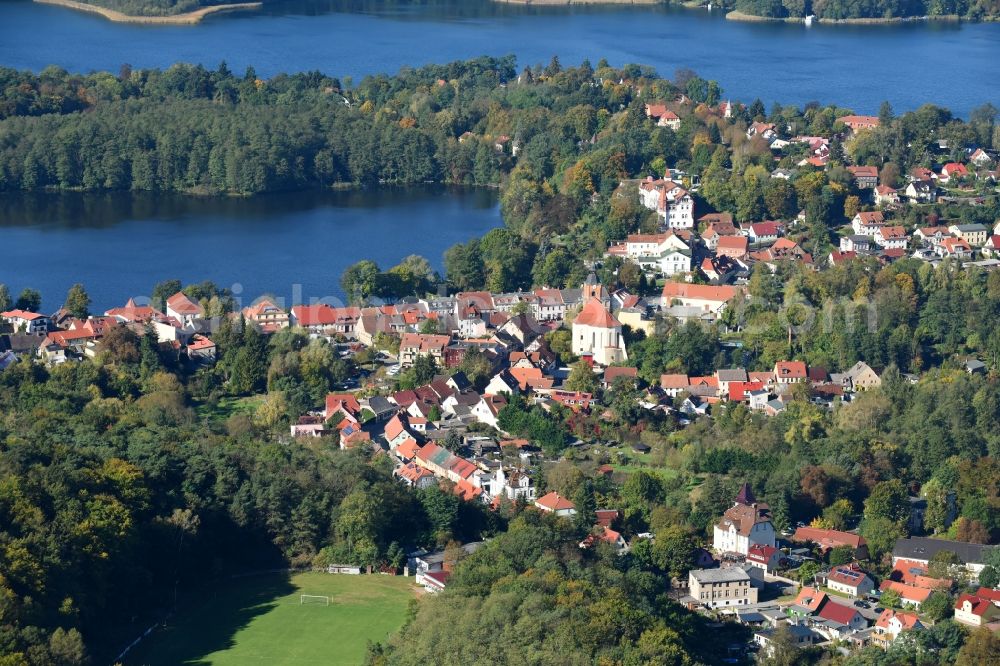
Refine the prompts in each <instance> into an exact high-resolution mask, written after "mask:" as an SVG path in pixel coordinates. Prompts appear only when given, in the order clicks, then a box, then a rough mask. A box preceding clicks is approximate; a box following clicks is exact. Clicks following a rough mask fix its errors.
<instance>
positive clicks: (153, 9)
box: [34, 0, 263, 25]
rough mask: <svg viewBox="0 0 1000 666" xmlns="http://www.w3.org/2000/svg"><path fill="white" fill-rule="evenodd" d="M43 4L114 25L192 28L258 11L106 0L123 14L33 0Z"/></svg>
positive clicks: (58, 0)
mask: <svg viewBox="0 0 1000 666" xmlns="http://www.w3.org/2000/svg"><path fill="white" fill-rule="evenodd" d="M34 1H35V2H39V3H42V4H46V5H58V6H60V7H68V8H70V9H75V10H78V11H83V12H90V13H92V14H100V15H101V16H103V17H104V18H106V19H108V20H109V21H113V22H115V23H142V24H147V25H153V24H156V25H193V24H195V23H200V22H201V20H202V19H203V18H205V17H206V16H208V15H210V14H218V13H221V12H231V11H240V10H247V9H259V8H260V7H261V6H262V5H263V3H262V2H238V3H230V4H222V5H205V6H197V5H196V4H195V5H194V6H193V8H191V9H189V10H187V11H183V10H184V9H185V7H186V4H187V3H172V4H169V5H166V6H161V5H158V4H157V5H145V4H140V5H138V6H136V7H133V4H132V3H128V2H126V3H121V2H117V1H116V0H110V2H107V4H111V5H115V6H117V5H124V6H122V9H128V10H130V11H133V12H135V13H126V12H124V11H119V10H118V9H114V8H112V7H105V6H102V5H97V4H93V3H91V2H77V1H76V0H34Z"/></svg>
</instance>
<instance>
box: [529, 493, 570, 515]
mask: <svg viewBox="0 0 1000 666" xmlns="http://www.w3.org/2000/svg"><path fill="white" fill-rule="evenodd" d="M535 504H536V505H538V506H539V508H542V509H545V510H547V511H565V510H567V509H575V508H576V505H575V504H573V503H572V502H570V501H569V500H568V499H566V498H565V497H563V496H562V495H560V494H559V493H557V492H556V491H554V490H553V491H552V492H550V493H549V494H547V495H545V496H544V497H540V498H538V499H537V500H535Z"/></svg>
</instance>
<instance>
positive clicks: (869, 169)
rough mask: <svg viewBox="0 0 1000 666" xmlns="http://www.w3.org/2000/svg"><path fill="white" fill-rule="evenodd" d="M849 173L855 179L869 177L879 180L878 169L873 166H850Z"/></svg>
mask: <svg viewBox="0 0 1000 666" xmlns="http://www.w3.org/2000/svg"><path fill="white" fill-rule="evenodd" d="M847 171H848V172H850V174H851V175H852V176H854V177H855V178H859V177H867V178H878V167H873V166H849V167H847Z"/></svg>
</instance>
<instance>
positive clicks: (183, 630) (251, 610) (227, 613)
mask: <svg viewBox="0 0 1000 666" xmlns="http://www.w3.org/2000/svg"><path fill="white" fill-rule="evenodd" d="M295 590H296V587H295V585H293V584H292V582H291V575H290V574H289V573H287V572H281V573H262V574H252V575H246V576H238V577H235V578H232V579H228V580H224V581H220V582H219V583H214V584H212V585H210V586H209V587H207V588H206V589H205V590H204V592H203V593H201V594H199V595H196V596H194V597H193V598H192V599H191V600H190V601H188V602H187V603H185V604H184V605H182V607H181V608H180V609H179V610H178V612H177V613H175V614H174V615H173V616H172V617H171V618H170V619H168V620H167V621H166V623H165V626H161V627H160V628H159V629H157V630H156V631H155V632H153V633H152V634H151V635H150V636H149V637H148V638H146V639H145V640H144V641H143V642H142V643H140V644H139V645H138V646H136V648H135V649H133V650H132V651H131V652H130V653H129V655H128V656H127V657H126V658H125V659H124V660H123V663H124V664H125V665H126V666H140V665H142V666H146V665H149V666H156V665H159V664H164V665H166V664H171V665H175V664H186V665H189V666H207V665H208V664H210V663H211V662H210V661H208V660H207V659H206V657H208V655H211V654H214V653H216V652H219V651H222V650H228V649H231V648H233V647H235V645H236V641H235V637H236V635H237V634H238V633H239V632H240V631H241V630H243V629H245V628H246V627H247V626H248V625H249V624H250V623H251V622H252V621H253V620H254V619H256V618H257V617H260V616H262V615H265V614H267V613H269V612H270V611H272V610H273V609H274V608H276V607H277V605H278V600H279V599H281V598H282V597H285V596H288V595H289V594H292V593H293V592H294V591H295Z"/></svg>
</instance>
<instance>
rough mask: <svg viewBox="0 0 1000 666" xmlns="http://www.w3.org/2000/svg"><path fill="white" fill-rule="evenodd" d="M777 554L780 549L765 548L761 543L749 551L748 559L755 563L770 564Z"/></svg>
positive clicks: (754, 545)
mask: <svg viewBox="0 0 1000 666" xmlns="http://www.w3.org/2000/svg"><path fill="white" fill-rule="evenodd" d="M777 552H778V549H777V548H775V547H774V546H765V545H764V544H761V543H755V544H753V545H751V546H750V548H749V549H748V550H747V559H748V560H753V561H755V562H770V561H771V557H773V556H774V554H775V553H777Z"/></svg>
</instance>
